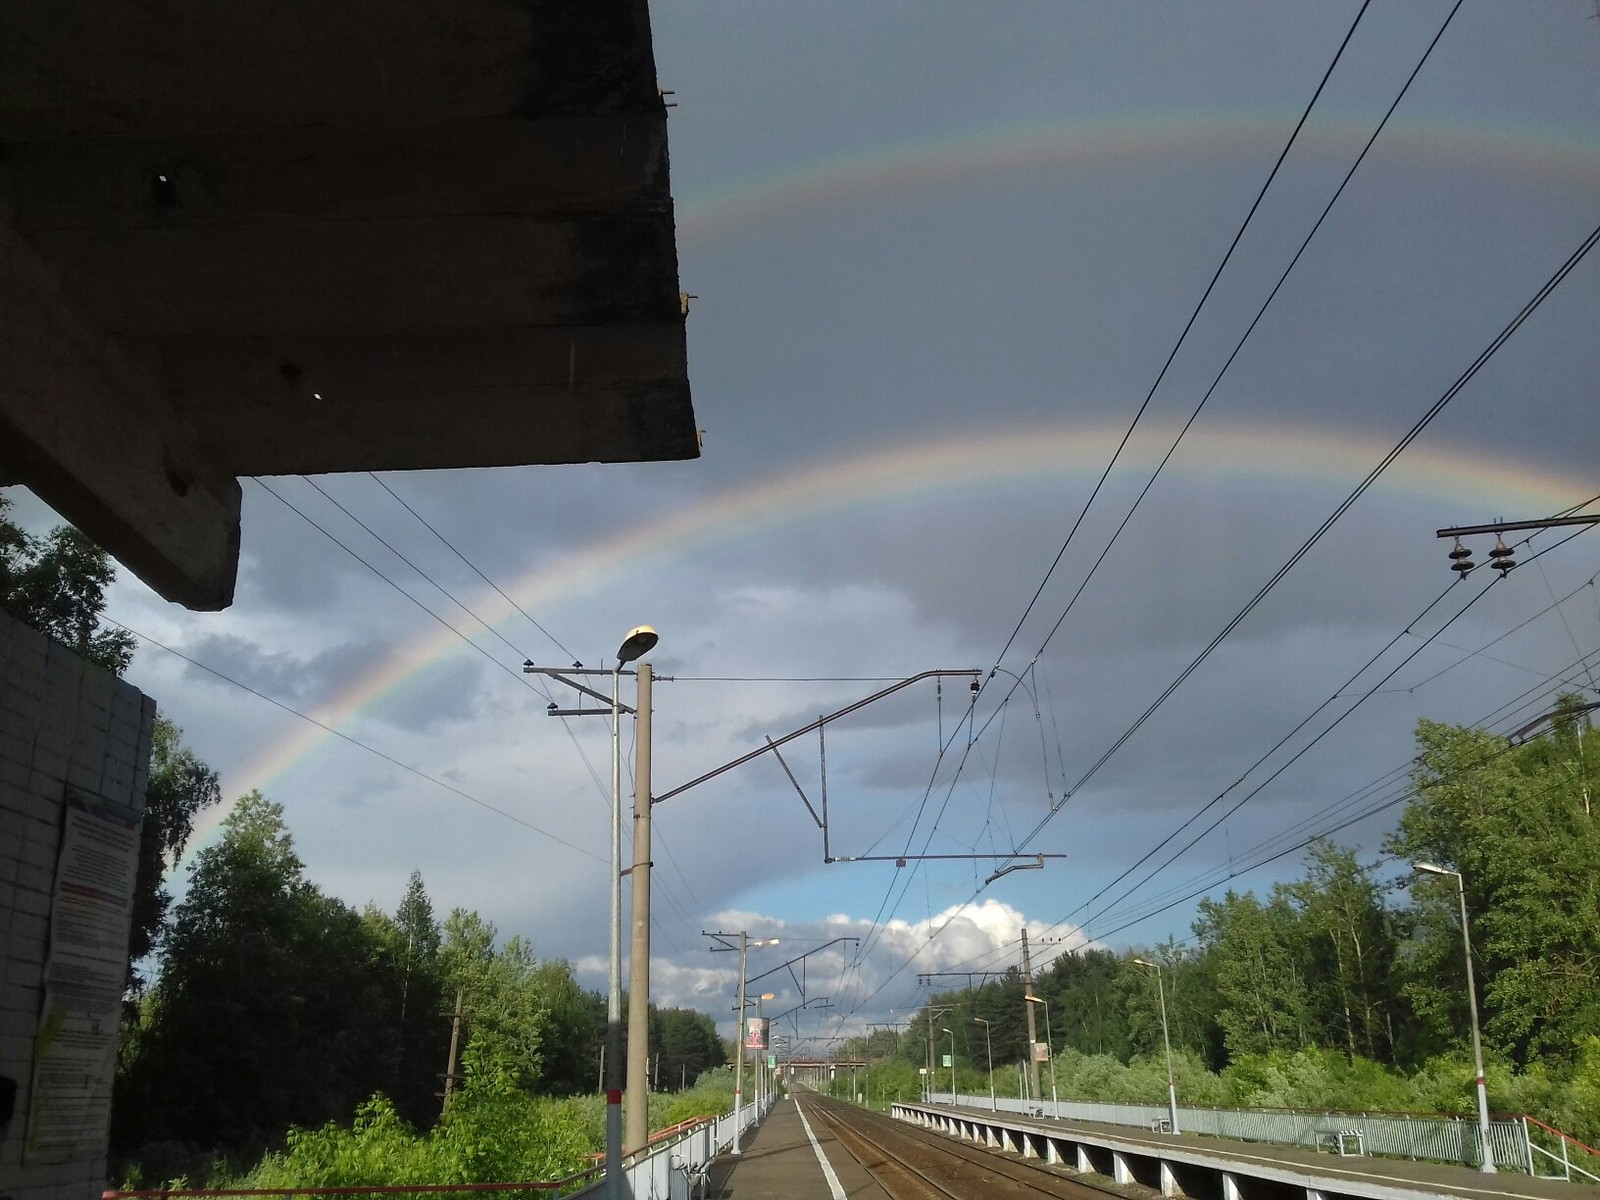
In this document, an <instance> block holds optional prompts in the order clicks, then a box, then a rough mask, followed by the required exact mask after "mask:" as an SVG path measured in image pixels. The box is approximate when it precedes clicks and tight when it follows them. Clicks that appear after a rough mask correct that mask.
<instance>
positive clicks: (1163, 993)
mask: <svg viewBox="0 0 1600 1200" xmlns="http://www.w3.org/2000/svg"><path fill="white" fill-rule="evenodd" d="M1133 961H1134V962H1136V963H1138V964H1139V965H1140V966H1141V967H1149V968H1150V969H1151V970H1153V971H1154V972H1155V973H1156V995H1157V996H1159V997H1160V999H1161V1041H1162V1042H1163V1044H1165V1046H1166V1048H1167V1120H1168V1121H1170V1122H1171V1124H1172V1132H1173V1133H1177V1132H1178V1086H1177V1084H1175V1083H1174V1082H1173V1081H1172V1038H1171V1037H1170V1036H1168V1034H1167V989H1166V988H1165V987H1164V986H1163V985H1162V982H1161V964H1160V963H1154V962H1150V961H1149V960H1148V959H1143V958H1136V959H1134V960H1133Z"/></svg>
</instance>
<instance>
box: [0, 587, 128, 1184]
mask: <svg viewBox="0 0 1600 1200" xmlns="http://www.w3.org/2000/svg"><path fill="white" fill-rule="evenodd" d="M154 718H155V701H153V700H151V699H150V698H149V697H147V696H145V695H144V694H143V693H141V692H140V691H139V690H138V689H137V688H135V687H133V686H132V685H131V684H128V683H125V682H123V681H122V680H120V679H117V678H116V677H115V676H113V675H112V674H110V673H109V672H107V671H103V670H101V669H100V668H98V667H95V666H91V665H90V664H88V663H85V662H84V661H82V660H81V659H79V658H78V657H77V656H76V655H75V654H73V653H72V652H71V651H69V650H68V649H67V648H66V647H64V646H62V645H60V644H59V643H57V642H54V641H52V640H51V639H50V638H48V637H46V636H44V635H43V634H41V633H38V632H37V631H35V630H33V629H30V628H28V627H27V626H25V625H23V624H21V623H20V622H17V621H15V620H13V619H12V618H10V617H9V616H7V615H6V614H4V613H0V1077H4V1079H9V1080H11V1081H12V1082H13V1083H14V1084H15V1089H16V1092H15V1107H14V1111H13V1112H12V1114H11V1119H10V1121H9V1122H7V1123H6V1125H5V1127H4V1129H3V1131H0V1200H98V1197H99V1195H100V1192H101V1190H102V1189H103V1188H104V1187H105V1169H106V1154H105V1137H104V1136H103V1135H102V1136H101V1138H100V1140H99V1146H98V1149H97V1151H96V1152H92V1153H91V1152H87V1151H86V1152H84V1153H82V1154H80V1155H78V1156H76V1157H74V1158H72V1159H71V1161H66V1162H54V1161H38V1160H39V1159H40V1158H51V1157H57V1158H58V1157H60V1155H54V1156H51V1155H44V1156H41V1155H37V1154H35V1155H32V1156H31V1157H30V1156H29V1155H27V1154H25V1146H24V1137H25V1134H26V1131H27V1126H28V1106H29V1098H30V1093H31V1090H32V1085H33V1065H34V1039H35V1035H36V1034H37V1032H38V1026H39V1016H40V1010H41V1006H42V1004H43V999H44V983H43V977H44V966H45V960H46V957H47V955H48V953H49V946H50V911H51V897H52V894H53V890H54V885H55V873H56V862H57V856H58V855H59V853H60V849H61V834H62V827H63V821H64V809H65V804H66V794H67V791H68V789H71V790H73V791H76V792H78V793H80V794H83V795H86V796H89V797H93V798H95V799H97V800H99V801H101V802H102V803H105V804H107V805H109V806H111V807H113V808H116V809H120V810H121V811H123V812H124V813H125V814H126V815H128V816H130V817H135V816H137V815H139V814H142V813H143V811H144V790H145V773H146V770H147V769H148V765H149V760H150V730H151V724H152V722H153V720H154ZM124 938H126V929H124ZM108 1075H109V1069H108ZM104 1083H105V1085H106V1086H107V1087H109V1085H110V1079H109V1077H108V1078H107V1079H105V1080H104ZM6 1086H7V1085H6V1084H5V1083H4V1081H3V1080H0V1089H4V1088H6Z"/></svg>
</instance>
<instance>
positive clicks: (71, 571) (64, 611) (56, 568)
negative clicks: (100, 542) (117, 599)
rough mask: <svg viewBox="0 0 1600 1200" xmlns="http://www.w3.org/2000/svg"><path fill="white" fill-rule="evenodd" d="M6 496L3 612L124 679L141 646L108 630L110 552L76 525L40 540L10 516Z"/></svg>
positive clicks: (112, 574)
mask: <svg viewBox="0 0 1600 1200" xmlns="http://www.w3.org/2000/svg"><path fill="white" fill-rule="evenodd" d="M10 507H11V501H10V500H9V499H7V498H6V497H5V496H0V608H4V609H5V610H6V611H7V612H8V613H10V614H11V615H12V616H14V617H16V618H17V620H19V621H21V622H22V623H23V624H25V625H30V626H32V627H33V628H34V629H37V630H39V631H40V632H41V633H45V634H49V635H50V636H51V637H53V638H55V639H56V641H58V642H61V643H62V644H63V645H66V646H69V647H71V648H72V650H73V651H75V652H76V653H77V654H78V655H79V656H80V657H81V658H84V659H86V660H87V661H89V662H92V663H94V664H96V665H97V666H101V667H104V668H105V669H106V670H108V671H110V672H112V673H113V674H116V675H121V674H122V673H123V672H124V671H126V670H127V669H128V664H129V663H131V662H132V661H133V651H134V648H135V646H136V645H137V644H138V643H137V641H136V639H135V638H134V636H133V635H132V634H131V633H129V632H127V630H124V629H102V628H101V626H100V617H101V614H102V613H104V612H105V607H106V596H105V593H106V589H107V588H108V587H110V586H111V582H112V580H114V579H115V578H116V575H117V572H116V568H115V567H114V566H112V564H111V559H110V557H109V556H107V554H106V552H105V551H104V550H102V549H100V547H98V546H96V545H95V544H94V543H93V542H91V541H90V540H89V539H88V538H86V537H84V536H83V534H81V533H79V532H78V531H77V530H76V529H74V528H72V527H71V526H70V525H58V526H57V527H56V528H55V529H53V530H51V531H50V532H49V533H48V534H46V535H45V536H44V537H42V538H39V537H34V536H33V535H31V534H29V533H27V532H26V531H24V530H23V529H22V528H21V527H20V526H18V525H17V524H16V523H15V522H13V521H12V520H11V519H10V518H9V517H7V516H6V511H7V510H8V509H9V508H10Z"/></svg>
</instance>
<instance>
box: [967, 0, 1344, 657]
mask: <svg viewBox="0 0 1600 1200" xmlns="http://www.w3.org/2000/svg"><path fill="white" fill-rule="evenodd" d="M1370 2H1371V0H1363V2H1362V5H1361V8H1360V9H1359V10H1358V11H1357V12H1356V17H1355V20H1354V21H1352V22H1351V23H1350V28H1349V29H1348V30H1346V31H1345V35H1344V38H1343V40H1341V41H1340V43H1339V48H1338V49H1337V50H1336V51H1334V54H1333V60H1332V61H1331V62H1329V63H1328V69H1327V70H1325V71H1324V72H1323V73H1322V78H1321V79H1320V80H1319V81H1318V82H1317V87H1316V90H1315V91H1314V92H1312V93H1311V99H1310V100H1309V101H1308V102H1307V103H1306V106H1305V110H1304V111H1303V112H1302V113H1301V114H1300V119H1299V120H1298V121H1296V122H1295V126H1294V129H1293V130H1292V131H1291V132H1290V134H1289V140H1288V141H1287V142H1285V143H1284V145H1283V149H1282V150H1280V151H1279V152H1278V158H1277V161H1276V162H1274V163H1273V164H1272V170H1271V171H1269V172H1268V173H1267V178H1266V181H1265V182H1264V183H1263V184H1262V185H1261V190H1260V191H1259V192H1257V193H1256V198H1255V200H1254V202H1252V203H1251V205H1250V211H1249V212H1247V213H1246V214H1245V218H1244V220H1243V221H1242V222H1241V223H1240V225H1239V228H1238V231H1237V232H1235V233H1234V235H1233V240H1232V241H1231V242H1229V243H1228V249H1227V251H1226V252H1225V253H1224V254H1223V256H1222V261H1221V262H1220V263H1218V264H1217V269H1216V270H1215V271H1214V272H1212V275H1211V281H1210V282H1209V283H1207V284H1206V289H1205V291H1204V292H1202V293H1201V295H1200V300H1199V302H1198V303H1197V304H1196V305H1195V306H1194V309H1193V311H1192V312H1190V314H1189V319H1188V321H1186V322H1185V323H1184V326H1183V331H1182V332H1181V333H1180V334H1179V335H1178V340H1177V341H1176V342H1174V343H1173V345H1172V350H1171V351H1170V352H1169V353H1168V354H1167V357H1166V361H1165V362H1163V363H1162V364H1161V370H1160V371H1159V372H1157V374H1156V378H1155V382H1154V383H1152V384H1151V385H1150V390H1149V391H1148V392H1146V393H1145V397H1144V400H1143V401H1142V402H1141V403H1140V405H1139V408H1138V410H1137V411H1136V412H1135V413H1134V414H1133V420H1132V421H1131V422H1130V423H1129V425H1128V428H1127V430H1126V432H1124V433H1123V435H1122V439H1121V440H1120V441H1119V442H1118V443H1117V447H1116V449H1115V450H1114V451H1112V454H1111V461H1109V462H1108V463H1106V468H1105V470H1104V471H1102V472H1101V474H1100V478H1099V479H1098V480H1097V481H1096V482H1095V485H1094V488H1093V489H1092V490H1091V491H1090V492H1089V498H1088V499H1087V500H1085V501H1084V503H1083V508H1082V509H1080V510H1079V512H1078V516H1077V518H1076V519H1075V520H1074V521H1073V522H1072V526H1071V528H1070V529H1069V530H1068V531H1067V536H1066V539H1065V540H1064V541H1063V542H1062V543H1061V549H1060V550H1058V551H1056V556H1055V558H1054V559H1052V560H1051V562H1050V566H1049V568H1048V569H1047V570H1046V571H1045V573H1044V578H1043V579H1041V580H1040V581H1039V586H1038V587H1037V588H1035V589H1034V592H1033V596H1032V598H1031V599H1029V601H1028V603H1027V605H1026V606H1025V607H1024V608H1023V610H1022V615H1021V616H1020V617H1018V618H1017V623H1016V625H1015V627H1014V628H1013V629H1012V630H1011V635H1010V636H1009V637H1007V638H1006V643H1005V645H1004V646H1003V647H1001V649H1000V653H999V654H998V655H996V656H995V661H996V662H1003V661H1005V657H1006V654H1007V653H1008V652H1009V651H1010V650H1011V646H1012V644H1013V643H1014V642H1015V641H1016V640H1017V635H1018V634H1019V633H1021V632H1022V627H1023V625H1024V624H1026V623H1027V620H1028V615H1029V614H1030V613H1031V612H1032V611H1033V608H1034V605H1036V604H1037V603H1038V602H1039V597H1040V596H1042V595H1043V594H1044V589H1045V585H1046V584H1048V583H1049V582H1050V578H1051V576H1053V575H1054V574H1055V571H1056V568H1057V567H1058V566H1060V565H1061V560H1062V558H1063V557H1065V555H1066V553H1067V548H1068V547H1069V546H1070V545H1072V539H1073V538H1074V537H1075V536H1076V535H1077V532H1078V529H1079V528H1080V527H1081V526H1082V524H1083V520H1084V518H1085V517H1086V516H1088V514H1089V509H1090V508H1091V507H1092V506H1093V505H1094V502H1095V498H1096V497H1097V496H1099V495H1100V489H1101V488H1103V487H1104V486H1105V482H1106V480H1107V479H1108V478H1110V476H1111V472H1112V469H1113V468H1115V467H1116V465H1117V462H1118V460H1119V459H1121V457H1122V452H1123V450H1124V449H1125V448H1126V447H1127V445H1128V442H1129V440H1130V439H1131V438H1132V437H1133V434H1134V431H1135V430H1136V429H1137V428H1138V427H1139V422H1140V420H1142V419H1143V417H1144V414H1145V410H1146V409H1148V408H1149V407H1150V402H1151V401H1152V400H1153V399H1154V398H1155V394H1156V391H1157V390H1158V389H1159V388H1160V387H1161V382H1162V380H1164V379H1165V378H1166V377H1167V371H1168V370H1169V369H1170V368H1171V366H1172V363H1173V361H1174V360H1175V359H1176V358H1177V357H1178V352H1179V351H1180V350H1182V349H1183V344H1184V342H1185V341H1186V340H1188V337H1189V331H1190V330H1192V329H1193V328H1194V323H1195V322H1196V321H1197V320H1199V319H1200V311H1201V310H1202V309H1203V308H1205V306H1206V301H1207V300H1209V299H1210V298H1211V293H1212V291H1213V290H1214V289H1215V288H1216V286H1217V280H1219V279H1221V278H1222V272H1223V271H1224V270H1226V269H1227V266H1228V263H1229V261H1230V260H1231V259H1232V258H1233V252H1234V250H1235V249H1237V248H1238V245H1239V242H1240V241H1241V240H1242V239H1243V238H1244V235H1245V230H1247V229H1249V228H1250V222H1251V220H1252V219H1254V217H1255V215H1256V211H1257V210H1258V209H1259V208H1260V207H1261V202H1262V201H1263V200H1264V199H1266V196H1267V191H1268V189H1269V188H1271V187H1272V181H1273V180H1274V179H1276V178H1277V177H1278V170H1279V168H1281V167H1282V166H1283V163H1284V160H1285V159H1286V158H1288V157H1289V151H1290V150H1291V149H1292V148H1293V146H1294V144H1295V140H1296V139H1297V138H1299V136H1300V131H1301V129H1303V128H1304V127H1305V123H1306V121H1307V120H1308V119H1309V118H1310V116H1311V110H1312V109H1313V108H1315V107H1316V104H1317V99H1318V97H1320V96H1321V95H1322V89H1323V88H1325V87H1327V85H1328V80H1329V79H1330V78H1331V77H1332V76H1333V71H1334V68H1335V67H1337V66H1338V65H1339V60H1340V59H1341V58H1342V57H1344V51H1345V47H1346V46H1348V45H1349V44H1350V39H1351V38H1352V37H1354V36H1355V32H1356V27H1357V26H1358V25H1360V24H1361V18H1362V17H1364V16H1365V15H1366V12H1367V8H1368V5H1369V4H1370Z"/></svg>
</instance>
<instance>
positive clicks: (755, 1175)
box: [711, 1096, 888, 1200]
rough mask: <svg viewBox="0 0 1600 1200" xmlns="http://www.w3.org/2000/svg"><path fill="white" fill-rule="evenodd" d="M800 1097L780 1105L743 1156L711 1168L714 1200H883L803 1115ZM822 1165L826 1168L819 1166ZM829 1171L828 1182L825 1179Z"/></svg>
mask: <svg viewBox="0 0 1600 1200" xmlns="http://www.w3.org/2000/svg"><path fill="white" fill-rule="evenodd" d="M805 1105H806V1101H805V1098H804V1097H802V1098H801V1099H799V1100H797V1099H796V1098H795V1097H794V1096H790V1097H789V1098H788V1099H785V1100H780V1101H778V1103H777V1104H776V1105H774V1106H773V1109H772V1112H771V1113H769V1114H768V1116H767V1119H766V1120H765V1121H763V1122H762V1123H761V1127H760V1128H759V1129H757V1130H756V1131H755V1134H754V1136H753V1137H748V1138H747V1139H746V1144H745V1146H744V1152H743V1153H742V1154H739V1155H731V1154H724V1155H722V1156H720V1157H719V1158H717V1159H716V1160H715V1161H714V1162H713V1163H712V1164H711V1195H712V1197H714V1198H716V1200H844V1197H847V1196H848V1197H849V1198H850V1200H888V1193H887V1192H885V1191H884V1190H883V1188H882V1187H880V1186H879V1185H878V1183H877V1182H876V1181H875V1180H874V1179H873V1178H872V1176H870V1175H868V1174H867V1172H866V1171H865V1169H863V1168H862V1167H861V1166H860V1165H859V1164H857V1162H856V1160H855V1159H854V1158H852V1157H851V1156H850V1154H849V1153H848V1152H847V1151H846V1150H845V1149H844V1147H843V1146H841V1145H839V1143H838V1142H837V1141H836V1140H835V1139H834V1137H833V1135H832V1134H831V1133H830V1132H829V1131H828V1130H827V1129H826V1128H824V1127H823V1125H822V1123H821V1122H820V1121H818V1120H816V1119H815V1118H814V1117H812V1116H811V1115H810V1114H809V1113H807V1112H806V1111H805ZM824 1163H826V1166H824ZM830 1172H831V1178H830Z"/></svg>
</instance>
